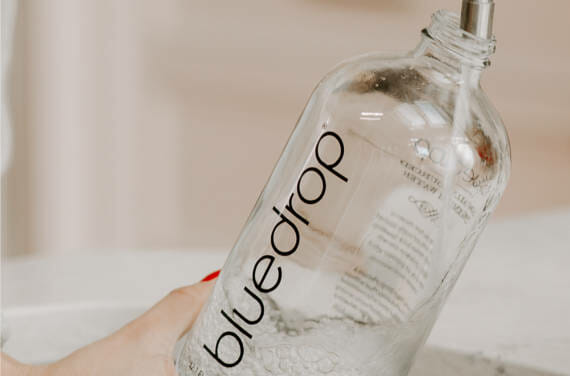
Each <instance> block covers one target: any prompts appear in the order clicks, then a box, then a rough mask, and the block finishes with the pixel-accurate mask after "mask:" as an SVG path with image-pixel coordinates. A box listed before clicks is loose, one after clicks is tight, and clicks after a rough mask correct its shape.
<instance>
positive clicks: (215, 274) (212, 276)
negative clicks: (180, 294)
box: [200, 270, 220, 282]
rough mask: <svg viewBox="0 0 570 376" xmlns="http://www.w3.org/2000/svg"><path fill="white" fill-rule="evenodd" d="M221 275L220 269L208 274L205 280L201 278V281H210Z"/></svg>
mask: <svg viewBox="0 0 570 376" xmlns="http://www.w3.org/2000/svg"><path fill="white" fill-rule="evenodd" d="M219 275H220V270H216V271H215V272H213V273H210V274H208V275H207V276H205V277H204V279H203V280H201V281H200V282H208V281H211V280H213V279H216V278H218V276H219Z"/></svg>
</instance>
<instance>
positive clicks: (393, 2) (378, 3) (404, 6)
mask: <svg viewBox="0 0 570 376" xmlns="http://www.w3.org/2000/svg"><path fill="white" fill-rule="evenodd" d="M304 2H308V3H315V4H317V5H319V6H335V7H341V8H347V9H348V8H350V10H361V11H365V10H367V11H370V10H382V11H391V12H401V11H405V10H408V9H409V8H410V6H411V2H412V0H304Z"/></svg>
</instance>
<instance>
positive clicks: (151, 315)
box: [129, 281, 215, 346]
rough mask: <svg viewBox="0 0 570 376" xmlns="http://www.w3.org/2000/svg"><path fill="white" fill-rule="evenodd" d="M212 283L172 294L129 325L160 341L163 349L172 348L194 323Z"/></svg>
mask: <svg viewBox="0 0 570 376" xmlns="http://www.w3.org/2000/svg"><path fill="white" fill-rule="evenodd" d="M214 283H215V281H210V282H202V283H198V284H195V285H192V286H187V287H181V288H178V289H176V290H173V291H171V292H170V293H169V294H168V295H167V296H166V297H164V298H163V299H162V300H161V301H159V302H158V303H157V304H156V305H155V306H154V307H152V308H151V309H150V310H149V311H147V312H146V313H145V314H143V315H142V316H141V317H139V318H138V319H137V320H135V321H134V322H132V323H131V325H129V326H131V327H132V328H133V329H135V330H142V331H145V332H147V333H148V334H150V335H152V336H155V337H156V336H158V337H160V338H162V339H163V340H164V344H165V346H173V345H174V343H175V342H176V341H177V340H178V339H179V338H180V337H181V336H182V335H183V334H184V333H185V332H186V331H187V330H188V329H190V328H191V327H192V324H194V321H195V320H196V318H197V317H198V314H199V313H200V310H201V309H202V306H203V305H204V303H205V302H206V299H207V298H208V296H209V295H210V292H211V289H212V287H213V286H214Z"/></svg>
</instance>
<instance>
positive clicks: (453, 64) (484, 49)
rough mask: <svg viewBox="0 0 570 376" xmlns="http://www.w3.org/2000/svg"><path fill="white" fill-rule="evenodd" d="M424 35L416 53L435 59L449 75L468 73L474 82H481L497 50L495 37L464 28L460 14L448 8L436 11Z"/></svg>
mask: <svg viewBox="0 0 570 376" xmlns="http://www.w3.org/2000/svg"><path fill="white" fill-rule="evenodd" d="M422 34H423V35H422V41H421V42H420V44H419V45H418V47H417V48H416V49H415V51H414V52H413V54H414V55H415V56H425V57H427V58H430V59H434V60H435V61H437V62H438V64H436V65H437V66H438V67H439V68H440V69H441V70H442V71H444V73H445V74H446V75H449V76H454V77H462V76H464V75H467V77H469V81H470V82H472V83H473V84H477V83H478V82H479V78H480V77H481V73H482V72H483V70H484V69H485V68H486V67H488V66H489V65H490V60H489V58H490V56H491V55H492V54H493V53H494V52H495V39H494V38H491V39H483V38H480V37H477V36H475V35H473V34H470V33H468V32H466V31H464V30H462V29H461V28H460V27H459V17H458V16H457V15H455V14H454V13H451V12H448V11H442V10H440V11H437V12H436V13H435V14H434V15H433V16H432V23H431V25H430V26H429V27H427V28H426V29H424V30H422Z"/></svg>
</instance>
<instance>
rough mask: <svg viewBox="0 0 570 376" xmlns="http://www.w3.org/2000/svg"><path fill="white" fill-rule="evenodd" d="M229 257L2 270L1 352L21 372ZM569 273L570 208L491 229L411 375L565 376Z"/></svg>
mask: <svg viewBox="0 0 570 376" xmlns="http://www.w3.org/2000/svg"><path fill="white" fill-rule="evenodd" d="M226 255H227V252H226V251H223V250H201V251H190V250H188V251H161V252H141V251H139V252H112V253H111V252H93V253H90V254H80V255H67V256H58V257H53V256H52V257H49V258H19V259H12V260H10V261H8V262H6V263H4V265H3V267H4V270H3V282H4V284H3V316H4V320H3V323H2V327H3V333H4V334H5V336H4V342H5V343H4V346H3V350H4V351H6V352H7V353H8V354H11V355H13V356H15V357H16V358H18V359H19V360H22V361H28V362H43V361H48V360H53V359H57V358H59V357H62V356H64V355H66V354H67V353H69V352H70V351H73V350H74V349H75V348H77V347H78V346H81V345H83V344H86V343H89V342H91V341H93V340H95V339H97V338H100V337H102V336H104V335H106V334H108V333H110V332H111V331H113V330H115V329H117V328H118V327H120V326H121V325H123V324H124V323H126V322H127V321H129V320H131V319H132V318H134V317H136V316H137V315H138V314H139V313H141V312H143V311H144V310H145V309H146V308H148V307H149V306H150V305H152V304H153V303H154V302H156V301H157V300H158V299H160V298H161V297H162V296H163V295H165V294H166V293H167V292H168V291H170V290H171V289H173V288H176V287H178V286H181V285H185V284H190V283H193V282H195V281H198V280H200V279H201V278H202V277H203V276H204V275H206V274H208V273H209V272H211V271H213V270H216V269H218V268H219V267H221V266H222V264H223V261H224V259H225V257H226ZM569 268H570V210H566V211H560V212H550V213H544V214H540V215H533V216H528V217H524V218H519V219H515V220H506V221H498V222H492V223H491V224H490V225H489V227H488V228H487V230H486V231H485V233H484V235H483V236H482V239H481V241H480V243H479V245H478V246H477V247H476V249H475V251H474V253H473V255H472V257H471V259H470V261H469V262H468V263H467V266H466V268H465V270H464V272H463V274H462V276H461V277H460V279H459V282H458V284H457V286H456V288H455V289H454V291H453V292H452V294H451V295H450V298H449V300H448V302H447V304H446V306H445V308H444V309H443V311H442V313H441V316H440V318H439V319H438V321H437V323H436V325H435V327H434V330H433V332H432V334H431V336H430V338H429V339H428V346H427V348H426V349H425V350H424V351H423V352H422V353H421V354H420V356H419V359H418V362H417V364H416V367H415V369H414V370H413V371H412V375H415V374H418V375H424V376H428V375H432V374H433V375H447V374H449V375H452V374H454V375H457V374H458V373H457V370H458V369H461V372H462V373H461V374H462V375H486V374H488V375H495V374H500V373H504V374H509V371H512V373H510V374H516V375H547V374H548V375H555V374H562V375H570V273H569V272H568V269H569ZM428 367H429V368H430V370H431V371H428V370H427V368H428ZM454 370H455V371H454ZM454 372H455V373H454Z"/></svg>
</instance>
